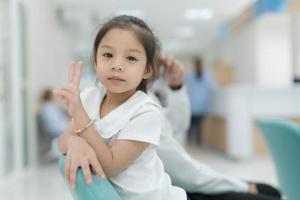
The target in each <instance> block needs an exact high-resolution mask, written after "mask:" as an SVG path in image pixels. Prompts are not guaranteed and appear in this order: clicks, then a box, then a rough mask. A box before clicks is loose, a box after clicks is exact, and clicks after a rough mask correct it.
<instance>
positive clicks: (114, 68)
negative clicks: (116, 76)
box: [111, 65, 124, 71]
mask: <svg viewBox="0 0 300 200" xmlns="http://www.w3.org/2000/svg"><path fill="white" fill-rule="evenodd" d="M111 69H112V70H116V71H123V70H124V67H123V66H121V65H118V66H116V65H112V67H111Z"/></svg>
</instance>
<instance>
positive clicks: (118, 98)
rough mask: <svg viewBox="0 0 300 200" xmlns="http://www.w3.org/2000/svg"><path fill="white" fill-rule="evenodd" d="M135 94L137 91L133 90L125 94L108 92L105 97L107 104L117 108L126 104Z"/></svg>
mask: <svg viewBox="0 0 300 200" xmlns="http://www.w3.org/2000/svg"><path fill="white" fill-rule="evenodd" d="M135 92H136V90H132V91H128V92H125V93H121V94H116V93H111V92H109V91H107V92H106V96H105V102H106V103H107V104H109V105H111V106H113V107H117V106H119V105H121V104H122V103H124V102H125V101H126V100H127V99H129V98H130V97H131V96H132V95H133V94H134V93H135Z"/></svg>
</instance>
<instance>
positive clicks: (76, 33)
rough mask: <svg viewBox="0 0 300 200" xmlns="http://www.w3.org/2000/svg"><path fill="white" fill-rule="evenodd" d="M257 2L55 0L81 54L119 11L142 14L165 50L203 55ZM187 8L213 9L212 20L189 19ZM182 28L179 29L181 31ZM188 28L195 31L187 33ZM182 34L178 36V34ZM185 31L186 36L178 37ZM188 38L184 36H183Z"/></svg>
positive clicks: (224, 0)
mask: <svg viewBox="0 0 300 200" xmlns="http://www.w3.org/2000/svg"><path fill="white" fill-rule="evenodd" d="M253 2H254V0H185V1H181V0H164V1H163V0H110V1H103V0H85V1H82V0H55V3H56V5H57V7H58V8H60V9H61V10H62V11H63V12H62V13H63V15H62V16H63V20H64V21H65V23H67V25H68V27H69V29H70V30H71V31H70V33H71V34H73V35H72V37H73V38H74V39H76V41H77V47H78V48H79V49H81V50H80V51H85V49H88V48H90V46H89V45H90V43H91V40H92V39H93V36H92V35H93V34H94V32H95V31H96V30H97V26H98V25H100V24H101V23H103V22H104V21H105V20H106V19H108V18H109V17H111V16H113V15H116V13H119V12H120V11H123V12H124V11H125V12H135V13H137V14H142V18H143V19H144V20H145V21H146V22H148V24H149V25H150V26H151V27H152V29H153V30H154V32H155V33H156V35H157V36H158V37H159V39H160V41H161V43H162V47H163V50H165V51H167V52H171V53H175V54H195V53H200V52H201V50H203V49H204V48H205V47H206V46H208V45H209V44H210V43H211V42H212V41H214V40H215V39H216V38H217V34H218V28H219V27H220V25H221V24H222V23H224V22H226V21H228V20H230V19H231V18H233V17H234V16H237V15H239V14H240V13H241V12H242V11H243V10H244V9H245V7H247V6H249V5H250V4H251V3H253ZM188 9H210V10H211V11H213V17H212V18H211V19H209V20H203V19H200V20H199V19H198V20H189V19H187V18H186V17H185V12H186V10H188ZM178 29H179V30H178ZM186 29H192V33H191V30H186ZM178 32H179V33H178ZM180 32H181V33H182V32H183V35H179V34H180ZM184 35H185V37H184Z"/></svg>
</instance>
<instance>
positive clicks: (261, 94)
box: [203, 86, 300, 159]
mask: <svg viewBox="0 0 300 200" xmlns="http://www.w3.org/2000/svg"><path fill="white" fill-rule="evenodd" d="M299 116H300V87H293V88H280V89H279V88H254V87H247V86H230V87H224V88H218V89H216V90H215V92H214V94H213V98H212V103H211V110H210V114H209V117H208V119H206V122H205V125H204V126H205V128H204V129H205V131H204V132H205V133H204V136H203V137H204V142H206V141H208V143H214V145H215V146H218V148H219V149H221V150H223V151H225V153H226V154H228V155H229V156H230V157H232V158H234V159H246V158H249V157H250V156H252V155H254V154H255V153H256V152H257V150H256V147H257V146H261V145H263V144H257V143H262V142H261V141H257V140H261V139H260V138H259V137H261V136H259V135H255V133H257V131H255V120H257V119H260V118H285V119H295V118H297V117H299ZM220 126H221V127H220ZM213 132H215V133H213ZM216 132H217V133H216ZM221 132H223V133H221ZM222 140H223V141H222ZM259 148H264V147H259Z"/></svg>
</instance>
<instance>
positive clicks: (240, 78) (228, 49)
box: [204, 24, 255, 85]
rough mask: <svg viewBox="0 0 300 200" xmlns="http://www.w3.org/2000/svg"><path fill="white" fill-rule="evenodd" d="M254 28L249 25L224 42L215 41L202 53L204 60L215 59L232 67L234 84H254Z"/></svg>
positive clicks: (211, 60) (212, 60)
mask: <svg viewBox="0 0 300 200" xmlns="http://www.w3.org/2000/svg"><path fill="white" fill-rule="evenodd" d="M254 36H255V35H254V26H253V24H249V25H247V26H244V27H242V28H241V29H240V30H238V31H236V32H234V33H232V34H230V35H229V37H228V38H227V39H226V40H225V41H216V42H215V43H214V44H213V45H212V46H211V47H210V48H208V49H207V51H205V52H204V56H205V59H207V60H210V62H214V61H215V60H216V59H217V60H221V61H224V62H226V63H228V64H230V65H232V66H233V67H234V69H235V82H236V83H238V84H246V85H252V84H254V80H255V79H254V66H255V57H254V56H255V54H254V48H255V38H254Z"/></svg>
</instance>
